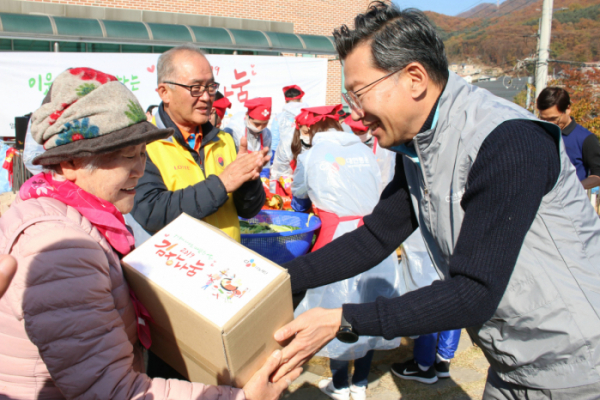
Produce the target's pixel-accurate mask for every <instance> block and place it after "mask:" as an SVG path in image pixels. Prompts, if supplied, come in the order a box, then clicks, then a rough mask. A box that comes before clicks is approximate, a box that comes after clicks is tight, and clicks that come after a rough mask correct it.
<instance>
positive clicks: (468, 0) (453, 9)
mask: <svg viewBox="0 0 600 400" xmlns="http://www.w3.org/2000/svg"><path fill="white" fill-rule="evenodd" d="M393 1H394V3H396V4H397V5H399V6H400V7H401V8H410V7H414V8H418V9H419V10H422V11H435V12H437V13H440V14H446V15H457V14H460V13H462V12H464V11H468V10H470V9H471V8H473V7H475V6H476V5H478V4H481V3H495V2H496V0H452V1H448V0H393ZM503 1H504V0H500V3H502V2H503Z"/></svg>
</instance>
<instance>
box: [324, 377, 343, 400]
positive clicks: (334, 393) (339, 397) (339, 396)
mask: <svg viewBox="0 0 600 400" xmlns="http://www.w3.org/2000/svg"><path fill="white" fill-rule="evenodd" d="M317 385H318V386H319V389H321V392H323V393H325V394H326V395H327V396H329V397H331V398H332V399H334V400H350V389H348V388H343V389H336V388H335V386H333V380H332V379H331V378H329V379H323V380H322V381H320V382H319V383H318V384H317Z"/></svg>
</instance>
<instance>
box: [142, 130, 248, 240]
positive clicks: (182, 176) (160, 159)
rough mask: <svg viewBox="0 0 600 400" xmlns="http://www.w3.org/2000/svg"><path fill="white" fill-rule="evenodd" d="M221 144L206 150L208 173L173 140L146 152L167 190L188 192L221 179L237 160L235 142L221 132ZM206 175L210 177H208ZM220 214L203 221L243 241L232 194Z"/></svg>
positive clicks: (205, 166) (207, 146)
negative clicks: (198, 185)
mask: <svg viewBox="0 0 600 400" xmlns="http://www.w3.org/2000/svg"><path fill="white" fill-rule="evenodd" d="M217 137H218V138H219V140H218V141H211V142H210V143H208V144H207V145H206V146H204V155H205V156H204V173H203V172H202V168H200V166H199V165H198V164H196V161H194V158H193V157H192V155H191V154H190V152H189V150H188V149H186V148H184V147H183V146H181V145H180V144H179V143H178V142H177V140H175V139H173V138H169V139H165V140H157V141H155V142H153V143H150V144H149V145H148V146H147V147H146V150H147V152H148V155H149V156H150V158H151V159H152V162H153V163H154V164H155V165H156V167H157V168H158V170H159V171H160V174H161V176H162V179H163V181H164V183H165V186H166V187H167V189H169V190H171V191H175V190H180V189H185V188H186V187H188V186H192V185H195V184H196V183H198V182H202V181H204V180H205V179H206V176H210V175H217V176H218V175H220V174H221V172H223V170H224V169H225V167H226V166H228V165H229V164H231V163H232V162H233V161H235V159H236V152H235V144H234V142H233V138H232V137H231V135H229V134H228V133H226V132H223V131H221V132H219V133H218V135H217ZM205 174H206V175H205ZM228 196H229V199H228V200H227V202H225V204H223V205H222V206H221V207H220V208H219V209H218V210H217V212H215V213H214V214H211V215H209V216H207V217H205V218H203V219H202V220H203V221H204V222H206V223H209V224H211V225H213V226H215V227H217V228H219V229H221V230H222V231H223V232H225V233H226V234H227V235H229V236H230V237H231V238H233V239H234V240H237V241H238V242H239V241H241V238H240V222H239V220H238V213H237V209H236V208H235V204H234V202H233V196H232V194H231V193H230V194H228Z"/></svg>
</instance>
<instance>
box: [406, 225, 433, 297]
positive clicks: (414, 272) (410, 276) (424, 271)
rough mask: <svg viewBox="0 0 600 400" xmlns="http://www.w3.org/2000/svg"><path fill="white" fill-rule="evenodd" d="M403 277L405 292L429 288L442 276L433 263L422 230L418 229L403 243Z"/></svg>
mask: <svg viewBox="0 0 600 400" xmlns="http://www.w3.org/2000/svg"><path fill="white" fill-rule="evenodd" d="M402 275H403V282H404V284H405V285H406V286H405V289H404V291H405V292H411V291H413V290H416V289H419V288H422V287H425V286H429V285H431V284H432V283H433V281H437V280H439V279H440V276H439V274H438V272H437V270H436V269H435V267H434V266H433V263H432V262H431V258H430V257H429V252H428V251H427V247H426V246H425V241H424V240H423V236H422V235H421V230H420V229H417V230H416V231H414V232H413V234H412V235H410V236H409V237H408V239H406V240H405V241H404V243H402Z"/></svg>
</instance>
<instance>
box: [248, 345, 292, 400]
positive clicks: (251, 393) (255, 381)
mask: <svg viewBox="0 0 600 400" xmlns="http://www.w3.org/2000/svg"><path fill="white" fill-rule="evenodd" d="M280 363H281V351H280V350H276V351H275V352H274V353H273V354H272V355H271V357H269V358H268V359H267V361H266V362H265V365H263V366H262V368H261V369H259V370H258V371H256V373H255V374H254V376H252V378H251V379H250V380H249V381H248V383H246V386H244V394H245V395H246V399H247V400H275V399H278V398H279V397H280V396H281V394H282V393H283V391H284V390H286V389H287V388H288V387H289V386H290V384H291V383H292V381H294V380H295V379H296V378H298V377H299V376H300V373H301V372H302V368H296V369H294V370H292V371H291V372H290V373H288V374H285V375H283V376H282V379H280V381H279V382H273V383H272V382H270V381H269V377H270V376H271V374H272V373H273V372H274V371H275V370H276V369H277V367H279V364H280Z"/></svg>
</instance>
